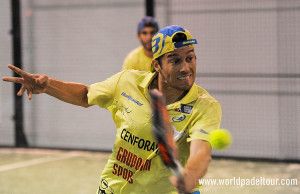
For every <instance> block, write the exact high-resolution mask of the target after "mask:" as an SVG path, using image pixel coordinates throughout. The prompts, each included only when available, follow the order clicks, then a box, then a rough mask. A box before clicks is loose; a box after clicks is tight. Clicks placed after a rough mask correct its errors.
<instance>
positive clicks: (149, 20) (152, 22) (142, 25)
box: [137, 16, 159, 33]
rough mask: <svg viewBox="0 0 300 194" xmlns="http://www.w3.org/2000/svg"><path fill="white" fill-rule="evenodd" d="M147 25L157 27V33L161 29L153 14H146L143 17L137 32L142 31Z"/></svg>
mask: <svg viewBox="0 0 300 194" xmlns="http://www.w3.org/2000/svg"><path fill="white" fill-rule="evenodd" d="M146 26H150V27H153V28H154V29H155V33H156V32H157V31H158V29H159V27H158V23H157V21H156V20H155V19H154V17H151V16H145V17H143V18H142V19H141V21H140V22H139V24H138V27H137V32H138V33H140V32H141V31H142V30H143V29H144V28H145V27H146Z"/></svg>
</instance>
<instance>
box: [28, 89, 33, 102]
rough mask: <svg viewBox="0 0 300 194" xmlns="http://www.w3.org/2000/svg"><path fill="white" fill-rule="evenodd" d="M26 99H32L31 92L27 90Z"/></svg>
mask: <svg viewBox="0 0 300 194" xmlns="http://www.w3.org/2000/svg"><path fill="white" fill-rule="evenodd" d="M27 95H28V99H29V100H31V99H32V91H29V90H27Z"/></svg>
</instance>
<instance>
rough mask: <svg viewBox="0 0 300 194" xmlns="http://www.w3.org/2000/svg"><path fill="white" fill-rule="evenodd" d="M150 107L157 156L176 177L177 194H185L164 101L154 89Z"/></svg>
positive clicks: (160, 94)
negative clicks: (157, 151)
mask: <svg viewBox="0 0 300 194" xmlns="http://www.w3.org/2000/svg"><path fill="white" fill-rule="evenodd" d="M150 96H151V105H152V114H153V119H152V124H153V134H154V136H155V139H156V142H157V145H158V150H159V156H160V158H161V160H162V161H163V163H164V165H165V166H166V167H168V168H169V169H170V170H171V171H172V173H173V174H174V175H175V176H176V177H177V180H178V182H177V189H178V193H179V194H186V192H185V185H184V177H183V174H182V166H181V165H180V163H179V161H178V160H177V148H176V144H175V141H174V138H173V133H174V132H173V129H172V125H171V122H170V117H169V114H168V111H167V108H166V104H165V99H164V97H163V95H162V93H161V92H159V91H158V90H156V89H154V90H151V91H150Z"/></svg>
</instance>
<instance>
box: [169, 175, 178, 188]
mask: <svg viewBox="0 0 300 194" xmlns="http://www.w3.org/2000/svg"><path fill="white" fill-rule="evenodd" d="M169 180H170V182H171V183H172V185H173V186H174V187H177V185H178V184H177V177H176V176H170V177H169Z"/></svg>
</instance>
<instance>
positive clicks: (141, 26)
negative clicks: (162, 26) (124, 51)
mask: <svg viewBox="0 0 300 194" xmlns="http://www.w3.org/2000/svg"><path fill="white" fill-rule="evenodd" d="M158 28H159V27H158V23H157V21H156V20H155V19H154V18H153V17H150V16H146V17H144V18H142V19H141V21H140V22H139V23H138V26H137V38H138V40H139V42H140V43H141V46H139V47H137V48H135V49H134V50H132V51H131V52H130V53H129V54H128V55H127V56H126V58H125V60H124V63H123V67H122V69H123V70H125V69H135V70H140V71H150V70H151V63H152V56H153V54H152V50H151V39H152V37H153V35H154V34H156V33H157V31H158Z"/></svg>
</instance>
